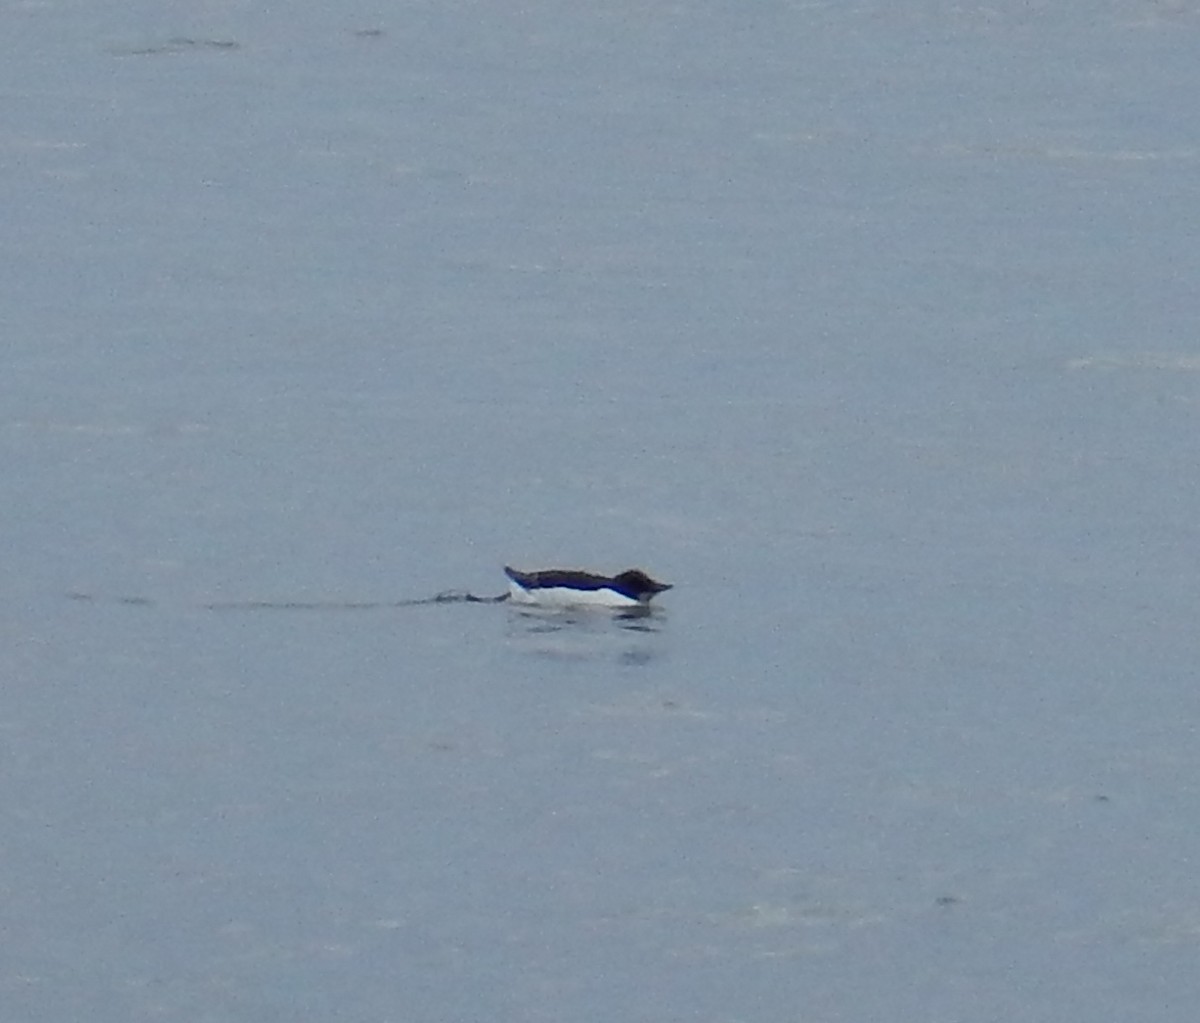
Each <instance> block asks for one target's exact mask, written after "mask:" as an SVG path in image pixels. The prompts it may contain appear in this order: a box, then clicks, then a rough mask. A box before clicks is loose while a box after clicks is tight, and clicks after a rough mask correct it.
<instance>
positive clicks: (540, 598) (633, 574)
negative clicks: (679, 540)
mask: <svg viewBox="0 0 1200 1023" xmlns="http://www.w3.org/2000/svg"><path fill="white" fill-rule="evenodd" d="M504 574H505V575H506V576H508V580H509V582H508V589H509V599H510V600H512V601H513V602H514V603H518V604H540V605H542V606H543V607H584V606H589V605H590V606H593V607H625V608H630V607H646V606H647V605H648V604H649V603H650V598H652V597H653V596H655V594H658V593H662V592H663V590H669V589H670V588H671V583H660V582H657V581H656V580H654V579H651V578H650V577H649V576H648V575H646V573H645V572H643V571H642V570H641V569H640V568H630V569H626V570H625V571H624V572H621V573H619V574H618V575H613V576H607V575H593V574H592V573H591V572H576V571H573V570H570V569H562V568H551V569H547V570H545V571H542V572H518V571H517V570H516V569H515V568H509V567H508V566H507V565H505V566H504Z"/></svg>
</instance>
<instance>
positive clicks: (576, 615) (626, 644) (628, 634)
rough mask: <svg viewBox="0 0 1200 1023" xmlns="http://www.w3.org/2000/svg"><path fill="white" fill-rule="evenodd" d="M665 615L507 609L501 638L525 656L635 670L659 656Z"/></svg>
mask: <svg viewBox="0 0 1200 1023" xmlns="http://www.w3.org/2000/svg"><path fill="white" fill-rule="evenodd" d="M665 624H666V615H665V614H664V613H663V612H662V610H661V609H658V608H650V607H637V608H628V609H621V610H613V609H610V608H590V607H583V608H544V607H536V606H528V605H515V604H514V605H511V606H510V607H509V614H508V626H507V629H506V633H505V634H506V636H507V637H508V640H509V643H510V644H511V645H513V646H515V647H517V648H518V649H520V650H522V651H524V652H525V653H530V654H534V655H536V656H539V657H550V658H554V659H561V660H571V661H574V660H578V661H591V660H613V661H616V662H617V663H618V664H622V665H627V666H631V667H640V666H643V665H646V664H650V663H651V662H652V661H655V660H657V659H658V658H659V657H660V656H661V654H662V650H661V641H660V640H659V638H658V636H659V634H660V633H661V632H662V631H663V628H664V626H665Z"/></svg>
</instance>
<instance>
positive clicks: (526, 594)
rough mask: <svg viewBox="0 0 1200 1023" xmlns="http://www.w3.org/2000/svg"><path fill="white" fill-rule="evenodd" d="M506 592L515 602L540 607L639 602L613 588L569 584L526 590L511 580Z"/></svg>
mask: <svg viewBox="0 0 1200 1023" xmlns="http://www.w3.org/2000/svg"><path fill="white" fill-rule="evenodd" d="M508 593H509V598H510V599H511V600H512V601H513V602H514V603H516V604H538V605H540V606H542V607H636V606H637V605H638V604H639V603H640V602H639V601H636V600H634V599H633V598H632V597H626V596H625V595H624V594H621V593H617V592H616V591H614V590H575V589H572V588H571V587H569V586H538V587H535V588H534V589H532V590H527V589H525V588H524V587H522V586H518V585H517V584H516V583H515V582H511V581H510V582H509V584H508Z"/></svg>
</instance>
